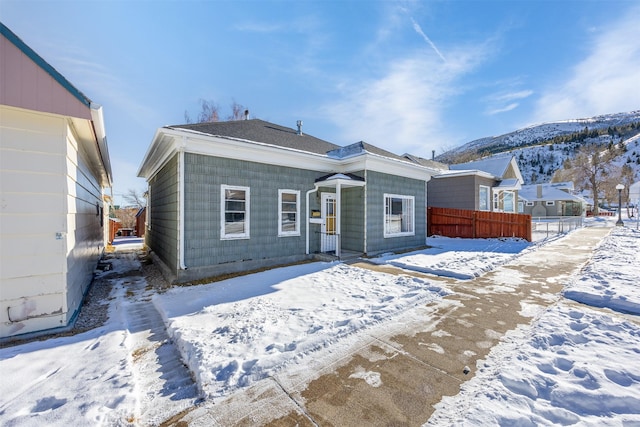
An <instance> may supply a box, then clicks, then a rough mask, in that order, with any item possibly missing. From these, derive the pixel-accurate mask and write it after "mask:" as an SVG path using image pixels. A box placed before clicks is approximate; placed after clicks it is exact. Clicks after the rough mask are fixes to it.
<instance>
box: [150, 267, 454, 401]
mask: <svg viewBox="0 0 640 427" xmlns="http://www.w3.org/2000/svg"><path fill="white" fill-rule="evenodd" d="M447 293H448V291H446V290H445V289H443V288H442V287H438V286H433V285H430V284H429V283H428V282H427V281H425V280H423V279H418V278H415V277H408V276H394V275H390V274H385V273H377V272H373V271H369V270H364V269H361V268H356V267H351V266H348V265H345V264H336V263H312V264H303V265H298V266H292V267H286V268H280V269H275V270H269V271H265V272H262V273H258V274H253V275H251V276H244V277H239V278H234V279H229V280H225V281H223V282H218V283H213V284H210V285H204V286H197V287H188V288H174V289H172V290H170V291H169V292H167V293H165V294H161V295H156V296H155V297H154V299H153V301H154V303H155V304H156V306H157V307H158V309H159V310H160V312H161V313H163V315H164V317H165V319H166V320H165V321H166V323H167V324H168V325H169V333H170V335H172V336H173V338H174V340H175V341H176V342H178V343H179V344H178V345H179V347H180V348H181V351H182V354H183V358H184V359H185V361H186V364H187V366H189V368H190V369H191V371H192V372H194V373H195V376H196V379H197V381H198V384H199V385H200V388H201V390H202V391H203V392H204V393H205V394H206V395H207V396H208V397H221V396H225V395H228V394H229V392H230V391H233V390H235V389H238V388H240V387H244V386H248V385H250V384H251V383H253V382H255V381H256V380H261V379H264V378H266V377H268V376H271V375H272V374H273V373H274V372H276V371H277V370H279V369H282V368H284V367H285V366H286V365H287V363H289V362H292V361H296V362H297V364H298V365H299V362H300V360H301V359H303V358H305V357H306V356H309V354H310V353H312V352H313V351H314V350H317V349H320V348H325V347H328V346H331V345H332V344H333V343H335V342H337V341H338V340H340V339H344V338H345V337H347V336H348V335H349V334H351V333H353V332H355V331H358V330H360V329H362V328H365V327H368V326H371V325H374V324H377V323H379V322H382V321H383V320H387V319H389V318H392V317H393V316H394V315H397V314H398V313H400V312H402V311H403V310H404V309H406V308H411V307H416V306H417V305H419V304H424V303H426V302H429V301H432V300H434V299H437V298H441V297H442V296H443V295H446V294H447Z"/></svg>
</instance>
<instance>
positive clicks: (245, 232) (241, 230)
mask: <svg viewBox="0 0 640 427" xmlns="http://www.w3.org/2000/svg"><path fill="white" fill-rule="evenodd" d="M220 194H221V195H220V197H221V201H220V202H221V203H220V207H221V209H220V210H221V212H220V216H221V220H220V238H221V239H248V238H249V187H235V186H231V185H221V186H220Z"/></svg>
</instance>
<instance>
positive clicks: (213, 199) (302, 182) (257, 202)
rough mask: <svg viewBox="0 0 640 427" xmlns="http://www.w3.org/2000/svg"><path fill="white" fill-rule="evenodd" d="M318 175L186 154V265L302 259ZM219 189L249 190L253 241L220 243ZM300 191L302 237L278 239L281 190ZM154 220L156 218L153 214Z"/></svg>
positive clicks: (198, 265) (192, 266) (190, 266)
mask: <svg viewBox="0 0 640 427" xmlns="http://www.w3.org/2000/svg"><path fill="white" fill-rule="evenodd" d="M319 175H320V173H319V172H315V171H308V170H304V169H296V168H285V167H279V166H274V165H267V164H261V163H253V162H244V161H239V160H233V159H224V158H218V157H212V156H203V155H197V154H190V153H186V154H185V264H186V265H187V268H205V267H210V266H215V265H218V264H223V263H231V262H236V261H248V260H252V261H255V260H265V259H269V258H282V257H289V256H294V255H300V256H302V255H304V253H305V249H306V240H305V226H306V218H307V216H308V215H309V213H308V210H307V208H306V206H305V195H306V192H307V191H308V190H309V189H311V188H313V183H314V180H315V179H316V178H317V177H318V176H319ZM221 185H231V186H240V187H249V189H250V238H249V239H237V240H221V239H220V220H221V206H220V202H221V194H220V191H221V187H220V186H221ZM279 189H287V190H298V191H300V201H299V203H300V235H299V236H286V237H279V236H278V190H279ZM152 215H153V212H152Z"/></svg>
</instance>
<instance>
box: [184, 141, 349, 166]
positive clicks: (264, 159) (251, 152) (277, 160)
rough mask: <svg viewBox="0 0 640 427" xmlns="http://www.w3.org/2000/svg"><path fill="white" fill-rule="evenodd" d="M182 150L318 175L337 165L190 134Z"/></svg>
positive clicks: (276, 149)
mask: <svg viewBox="0 0 640 427" xmlns="http://www.w3.org/2000/svg"><path fill="white" fill-rule="evenodd" d="M184 150H185V151H186V152H188V153H193V154H202V155H207V156H215V157H223V158H227V159H235V160H243V161H248V162H255V163H265V164H269V165H276V166H283V167H290V168H296V169H307V170H317V171H320V172H332V171H334V170H335V169H336V165H337V162H336V161H335V160H333V159H330V158H328V157H327V156H325V155H321V154H315V153H309V152H306V151H300V150H292V149H287V148H283V147H276V146H273V145H269V144H260V143H255V142H253V141H243V140H236V139H231V138H224V137H217V136H208V137H207V136H206V135H198V136H196V135H189V136H187V137H186V141H185V147H184Z"/></svg>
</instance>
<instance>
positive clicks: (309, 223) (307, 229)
mask: <svg viewBox="0 0 640 427" xmlns="http://www.w3.org/2000/svg"><path fill="white" fill-rule="evenodd" d="M317 191H318V187H317V186H316V187H315V188H313V189H311V190H309V191H307V205H306V209H307V212H305V216H306V218H307V226H306V227H305V228H306V234H307V236H306V250H305V254H306V255H309V226H310V225H311V218H310V217H309V215H310V213H311V211H310V209H309V196H310V195H311V193H315V192H317Z"/></svg>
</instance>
